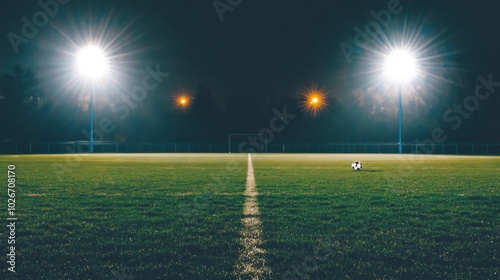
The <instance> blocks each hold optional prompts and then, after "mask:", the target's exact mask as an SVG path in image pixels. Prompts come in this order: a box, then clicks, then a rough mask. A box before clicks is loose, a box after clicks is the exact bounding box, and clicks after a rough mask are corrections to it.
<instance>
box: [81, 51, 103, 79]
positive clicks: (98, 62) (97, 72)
mask: <svg viewBox="0 0 500 280" xmlns="http://www.w3.org/2000/svg"><path fill="white" fill-rule="evenodd" d="M76 63H77V67H78V69H79V70H80V73H81V74H83V75H85V76H86V77H91V78H95V77H99V76H102V75H103V74H105V73H106V72H107V69H108V61H107V58H106V55H105V54H104V52H103V51H102V50H101V49H100V48H99V47H97V46H87V47H84V48H82V49H81V50H80V51H79V52H78V54H77V61H76Z"/></svg>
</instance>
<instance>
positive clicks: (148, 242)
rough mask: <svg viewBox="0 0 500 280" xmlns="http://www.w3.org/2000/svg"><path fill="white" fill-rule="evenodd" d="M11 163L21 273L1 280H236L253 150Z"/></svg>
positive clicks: (2, 161) (3, 160)
mask: <svg viewBox="0 0 500 280" xmlns="http://www.w3.org/2000/svg"><path fill="white" fill-rule="evenodd" d="M66 160H68V161H66ZM68 163H69V165H71V166H69V165H68ZM8 164H16V171H17V178H18V181H17V182H18V186H17V187H16V190H17V192H16V194H17V200H16V201H17V209H18V211H17V216H18V218H19V220H18V222H17V236H16V238H17V244H16V245H17V246H16V249H17V253H18V255H17V264H16V270H17V271H18V272H17V276H15V277H13V275H12V274H11V273H7V272H6V268H5V269H3V270H4V271H2V274H3V275H7V277H8V278H2V277H0V278H2V279H121V278H120V277H121V276H124V274H123V273H124V272H125V273H126V274H127V275H131V276H134V279H136V280H137V279H233V278H234V276H233V271H234V266H235V264H236V262H235V260H237V259H238V250H239V248H240V244H239V238H240V230H241V220H240V219H241V211H242V205H243V203H244V196H243V195H242V193H243V191H244V189H245V179H246V156H245V155H234V156H227V155H218V156H216V157H214V156H206V155H155V156H147V155H146V156H137V155H126V156H124V155H97V156H87V155H84V156H78V158H77V159H76V160H75V159H70V158H67V157H65V156H19V157H15V158H13V157H7V156H2V157H0V166H2V167H3V168H4V171H5V172H2V173H7V171H6V170H7V165H8ZM54 164H55V165H54ZM60 164H62V165H60ZM54 167H55V168H56V170H55V171H54V170H53V168H54ZM5 177H6V176H4V175H2V180H3V179H4V178H5ZM5 180H6V179H5ZM2 193H4V192H2ZM5 193H6V192H5ZM2 200H4V201H5V202H7V195H6V194H5V195H4V198H2ZM4 205H6V203H5V204H4ZM5 208H7V207H5ZM5 210H6V209H5ZM4 212H5V211H2V216H1V217H2V220H3V221H5V219H6V215H4V214H5V213H4ZM4 228H5V226H4ZM2 233H5V231H4V230H3V229H2ZM6 246H7V242H6V239H4V238H2V251H3V253H2V255H4V257H3V258H2V259H4V260H5V259H6V258H5V255H6ZM4 253H5V254H4ZM3 263H4V264H5V262H3ZM3 267H5V265H3ZM115 273H117V274H115ZM116 275H118V277H115V276H116ZM123 279H128V278H123Z"/></svg>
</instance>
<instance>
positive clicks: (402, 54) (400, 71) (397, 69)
mask: <svg viewBox="0 0 500 280" xmlns="http://www.w3.org/2000/svg"><path fill="white" fill-rule="evenodd" d="M384 72H385V74H386V75H387V77H388V78H389V79H391V80H396V81H398V82H407V81H409V80H411V79H412V78H413V77H414V76H415V74H416V73H417V63H416V61H415V58H414V56H413V54H412V53H411V52H409V51H408V50H405V49H400V50H396V51H394V52H393V53H391V54H390V55H389V56H387V58H386V61H385V65H384Z"/></svg>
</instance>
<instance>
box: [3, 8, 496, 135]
mask: <svg viewBox="0 0 500 280" xmlns="http://www.w3.org/2000/svg"><path fill="white" fill-rule="evenodd" d="M40 2H42V3H49V2H50V3H51V5H52V6H49V8H47V9H49V10H48V11H49V12H50V13H51V15H48V16H47V18H49V19H50V20H49V21H50V22H49V23H45V22H43V21H44V17H43V15H42V14H44V15H47V14H48V13H49V12H47V11H45V10H44V8H43V7H41V6H40V5H39V4H38V1H3V2H2V4H1V6H2V8H1V9H0V17H1V21H2V24H1V25H0V33H1V34H2V36H1V38H2V39H0V62H1V63H0V74H2V75H3V78H2V79H1V84H0V90H1V91H0V110H1V111H0V116H1V120H0V131H1V132H0V141H3V140H6V139H12V140H14V141H72V140H88V138H86V136H85V134H84V133H82V130H84V129H87V130H88V129H89V128H88V127H89V107H88V102H89V92H90V90H91V86H89V83H84V82H82V78H81V77H79V75H78V74H77V73H76V71H75V69H74V68H75V67H74V64H75V54H76V53H77V51H78V48H79V47H81V46H84V45H88V44H89V43H91V42H92V43H95V44H99V45H101V46H102V47H103V48H104V50H105V52H106V54H107V55H108V57H109V63H110V66H111V71H110V72H109V75H108V76H106V77H104V78H102V79H100V80H99V81H98V82H96V83H95V84H94V88H95V91H94V92H95V96H94V101H95V103H94V104H95V120H96V121H95V124H96V128H99V125H100V123H101V122H103V123H105V125H104V127H106V128H109V127H113V129H111V130H112V131H109V132H106V133H104V134H103V137H104V138H103V140H109V141H120V142H137V141H141V142H225V141H226V139H227V135H228V133H258V132H259V131H261V129H263V128H269V127H270V121H271V120H272V119H273V117H274V116H275V115H276V112H281V114H282V113H283V110H284V108H286V111H287V113H288V114H290V115H294V117H293V118H290V119H289V120H288V121H289V122H287V123H285V128H284V129H283V130H282V131H279V132H276V133H275V135H274V140H273V141H275V142H277V143H291V142H292V143H293V142H309V143H313V142H314V143H318V142H322V143H326V142H375V141H388V142H396V141H397V86H396V85H395V83H392V82H390V81H389V80H387V79H386V78H384V77H382V73H381V71H380V69H381V65H382V62H383V61H384V56H385V55H387V54H388V53H389V52H390V51H391V49H395V48H398V47H400V46H407V47H410V48H411V49H412V51H414V52H415V54H416V57H417V60H418V64H419V69H420V72H419V75H418V77H416V78H415V79H414V80H412V81H411V83H408V84H405V85H404V86H403V137H404V142H410V143H411V142H415V141H421V140H422V139H425V138H432V135H433V131H436V129H439V130H442V131H444V133H445V135H446V136H447V140H446V141H447V142H466V141H477V142H495V141H500V128H499V120H500V110H499V108H500V69H499V66H498V65H499V63H500V33H499V31H498V28H499V27H500V3H496V1H416V0H413V1H408V0H401V1H395V0H384V1H250V0H241V1H239V0H232V1H228V0H220V1H212V0H167V1H152V0H141V1H103V0H99V1H98V0H95V1H93V0H91V1H79V0H71V1H68V0H64V1H63V0H59V2H55V0H52V1H49V0H42V1H40ZM65 2H67V3H65ZM53 3H57V6H55V5H53ZM64 3H65V4H64ZM372 11H373V12H372ZM37 13H38V15H39V17H38V18H35V21H36V20H38V23H39V27H38V28H37V30H36V32H33V30H28V31H31V33H27V34H23V28H25V27H24V25H26V22H25V21H23V18H24V17H25V18H26V19H27V20H28V21H29V22H30V24H32V23H33V22H34V21H33V20H34V19H33V15H35V14H37ZM374 15H382V16H380V17H379V18H378V20H377V18H376V16H374ZM386 15H389V16H390V19H389V18H387V17H384V16H386ZM371 27H379V28H380V29H376V30H375V31H374V32H372V33H369V31H373V29H370V28H371ZM25 29H26V28H25ZM24 31H26V30H24ZM358 32H362V33H363V34H364V35H362V36H361V35H359V33H358ZM25 33H26V32H25ZM13 34H15V35H13ZM26 35H29V36H30V37H32V38H27V37H28V36H26ZM13 36H17V37H15V38H17V40H19V38H23V40H24V41H22V42H20V41H15V40H14V41H15V42H14V43H12V42H13V39H12V38H14V37H13ZM363 36H364V37H363ZM360 38H361V40H362V39H363V38H364V39H366V38H368V39H369V40H368V41H369V43H367V44H365V45H362V46H361V45H357V44H356V42H358V43H360V40H359V39H360ZM355 39H358V40H357V41H356V40H355ZM16 42H17V43H16ZM361 43H363V42H361ZM16 65H17V66H16ZM15 69H17V70H15ZM147 69H150V70H147ZM16 71H18V72H17V73H18V75H21V74H19V73H23V74H22V75H21V76H22V77H24V78H23V81H24V82H23V83H22V86H19V85H18V84H19V82H12V83H9V81H18V80H15V77H16ZM151 71H159V72H161V75H160V76H159V77H157V78H158V79H157V80H156V81H157V82H159V83H158V84H157V86H156V87H155V88H154V89H151V90H147V91H146V94H145V96H143V98H139V99H140V101H137V100H136V101H134V102H130V103H126V101H124V100H125V99H124V96H127V93H126V92H127V91H128V92H130V91H132V89H133V88H134V87H137V86H140V85H141V84H142V83H143V80H144V78H145V77H146V76H147V75H148V74H150V72H151ZM167 72H168V76H167V74H166V73H167ZM26 73H32V74H33V75H31V76H30V75H27V74H26ZM27 76H29V77H31V78H26V77H27ZM485 83H486V84H487V85H485ZM13 84H16V85H18V86H17V87H15V86H12V85H13ZM478 87H480V90H479V91H478V92H479V93H476V89H477V88H478ZM20 88H21V89H20ZM312 88H319V89H322V90H323V91H324V92H325V94H326V98H327V101H328V105H327V106H326V107H325V108H324V109H323V110H321V111H320V112H318V113H317V114H316V115H313V114H311V112H308V111H307V110H305V109H304V108H303V102H304V93H305V92H306V91H307V90H308V89H312ZM181 92H187V93H188V94H190V95H191V96H193V97H194V99H193V100H192V101H193V102H192V104H191V106H190V107H189V108H188V109H182V110H179V109H177V108H176V107H175V106H174V96H176V95H177V94H179V93H181ZM478 94H479V95H478ZM129 101H130V99H129ZM285 121H287V120H286V119H285Z"/></svg>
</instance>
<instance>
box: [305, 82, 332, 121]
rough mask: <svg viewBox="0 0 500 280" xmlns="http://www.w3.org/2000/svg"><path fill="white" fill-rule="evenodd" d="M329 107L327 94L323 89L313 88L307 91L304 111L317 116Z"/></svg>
mask: <svg viewBox="0 0 500 280" xmlns="http://www.w3.org/2000/svg"><path fill="white" fill-rule="evenodd" d="M326 105H327V98H326V94H325V92H324V91H323V90H322V89H318V88H317V87H316V86H313V87H311V88H309V89H307V90H306V92H305V94H304V101H303V103H302V107H303V109H304V110H306V111H308V112H310V113H311V114H312V115H313V116H316V114H317V113H318V112H320V111H321V110H323V109H324V108H325V107H326Z"/></svg>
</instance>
